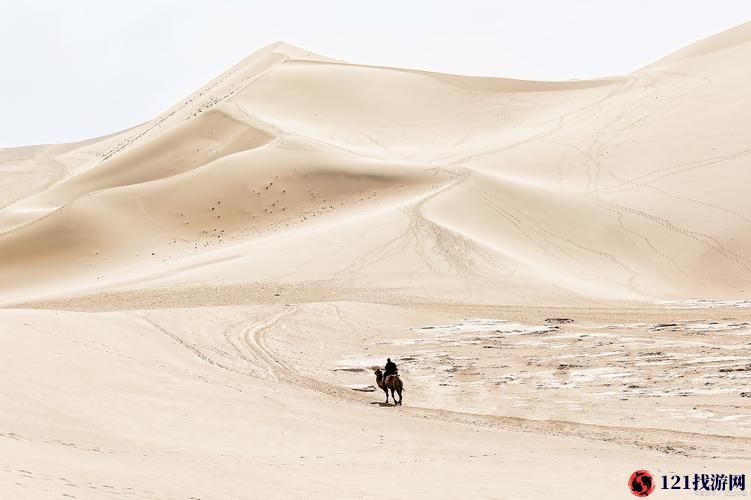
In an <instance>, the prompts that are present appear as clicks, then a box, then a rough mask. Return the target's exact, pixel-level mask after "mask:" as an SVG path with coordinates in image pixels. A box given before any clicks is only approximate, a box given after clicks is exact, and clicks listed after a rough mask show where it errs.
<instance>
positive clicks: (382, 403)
mask: <svg viewBox="0 0 751 500" xmlns="http://www.w3.org/2000/svg"><path fill="white" fill-rule="evenodd" d="M370 404H372V405H378V406H380V407H381V408H383V407H384V406H396V405H395V404H394V403H384V402H383V401H371V402H370Z"/></svg>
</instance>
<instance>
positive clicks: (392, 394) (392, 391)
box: [391, 387, 396, 406]
mask: <svg viewBox="0 0 751 500" xmlns="http://www.w3.org/2000/svg"><path fill="white" fill-rule="evenodd" d="M391 399H393V400H394V406H396V398H395V397H394V388H393V387H392V388H391Z"/></svg>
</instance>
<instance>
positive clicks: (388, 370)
mask: <svg viewBox="0 0 751 500" xmlns="http://www.w3.org/2000/svg"><path fill="white" fill-rule="evenodd" d="M394 374H396V363H394V362H393V361H391V358H388V359H387V360H386V367H385V369H384V370H383V379H384V380H385V379H386V377H388V376H389V375H394Z"/></svg>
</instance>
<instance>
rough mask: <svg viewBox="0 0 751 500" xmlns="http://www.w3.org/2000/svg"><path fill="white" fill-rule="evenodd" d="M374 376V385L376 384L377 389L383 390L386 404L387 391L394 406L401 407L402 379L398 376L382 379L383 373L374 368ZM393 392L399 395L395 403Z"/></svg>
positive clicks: (387, 400) (387, 398)
mask: <svg viewBox="0 0 751 500" xmlns="http://www.w3.org/2000/svg"><path fill="white" fill-rule="evenodd" d="M375 376H376V384H378V387H380V388H381V389H383V392H385V393H386V404H388V402H389V389H390V390H391V399H393V400H394V404H395V405H401V404H402V399H403V398H402V390H403V389H404V387H403V386H402V379H400V378H399V375H397V374H393V375H389V376H388V377H386V379H385V380H384V379H383V372H382V371H381V369H380V368H376V370H375ZM394 391H396V393H397V394H399V401H398V402H397V401H396V398H395V397H394Z"/></svg>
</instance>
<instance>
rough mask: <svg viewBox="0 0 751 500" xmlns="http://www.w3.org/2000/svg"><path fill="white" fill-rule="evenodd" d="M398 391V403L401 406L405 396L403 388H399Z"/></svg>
mask: <svg viewBox="0 0 751 500" xmlns="http://www.w3.org/2000/svg"><path fill="white" fill-rule="evenodd" d="M396 392H398V393H399V402H398V403H397V404H398V405H399V406H401V405H402V399H403V398H404V396H402V390H401V389H399V390H398V391H396Z"/></svg>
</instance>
